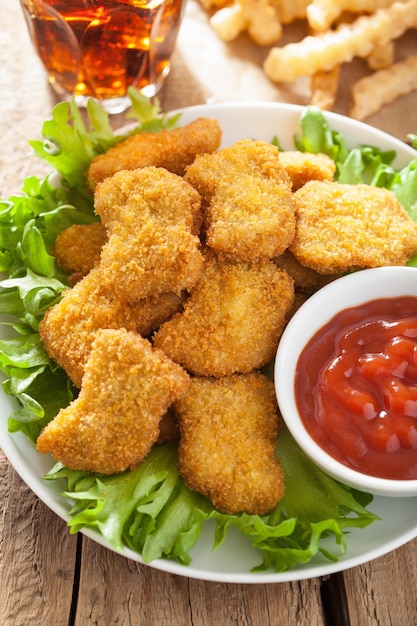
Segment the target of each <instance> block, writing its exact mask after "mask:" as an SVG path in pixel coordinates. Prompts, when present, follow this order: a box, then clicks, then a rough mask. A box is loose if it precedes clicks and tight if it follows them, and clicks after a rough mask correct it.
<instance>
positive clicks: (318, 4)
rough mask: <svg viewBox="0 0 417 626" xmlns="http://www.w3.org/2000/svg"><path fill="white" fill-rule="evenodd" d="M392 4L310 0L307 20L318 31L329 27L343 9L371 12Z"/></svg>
mask: <svg viewBox="0 0 417 626" xmlns="http://www.w3.org/2000/svg"><path fill="white" fill-rule="evenodd" d="M397 1H400V2H403V1H404V2H405V0H397ZM392 4H393V0H312V1H311V2H310V3H309V5H308V7H307V9H306V13H307V20H308V23H309V24H310V26H311V28H312V29H313V30H315V31H317V32H320V31H325V30H327V29H328V28H330V26H331V25H332V24H334V22H335V21H336V20H337V19H338V18H339V17H340V16H341V15H342V13H343V12H344V11H348V12H349V13H373V12H374V11H376V10H378V9H386V8H388V7H390V6H391V5H392Z"/></svg>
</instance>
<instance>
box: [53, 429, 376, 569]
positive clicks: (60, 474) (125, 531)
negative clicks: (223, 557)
mask: <svg viewBox="0 0 417 626" xmlns="http://www.w3.org/2000/svg"><path fill="white" fill-rule="evenodd" d="M278 454H279V455H280V456H281V458H282V462H283V467H284V474H285V483H286V495H285V497H284V499H283V500H282V502H281V503H280V504H279V505H278V506H277V507H276V509H274V510H273V511H272V512H271V513H270V514H268V515H266V516H259V515H248V514H240V515H225V514H222V513H220V512H219V511H217V510H216V509H215V508H214V507H213V505H212V504H211V503H210V502H209V501H208V500H207V499H205V498H204V497H203V496H201V495H199V494H197V493H193V492H191V491H190V490H189V489H187V488H186V487H185V485H184V483H183V480H182V478H181V476H180V475H179V473H178V467H177V448H176V446H175V445H174V444H164V445H159V446H155V447H154V448H153V449H152V450H151V452H150V453H149V455H148V457H147V458H146V459H145V460H144V461H143V462H142V463H141V464H140V465H139V466H138V467H137V468H136V469H135V470H133V471H129V472H125V473H123V474H120V475H115V476H99V475H97V474H88V473H87V472H80V471H75V470H70V469H68V468H65V467H63V466H62V465H61V464H59V463H58V464H57V465H56V466H55V467H54V468H53V469H52V470H51V471H50V472H49V473H48V474H47V476H46V479H47V480H56V479H65V480H66V481H67V487H66V489H65V491H64V493H63V495H64V496H65V497H66V498H69V499H71V500H72V501H74V504H73V506H72V509H71V511H70V515H71V519H70V521H69V522H68V525H69V527H70V529H71V532H77V531H79V530H81V529H83V528H89V529H95V530H98V531H99V532H100V533H101V534H102V536H103V537H104V538H105V539H106V540H107V541H108V542H109V543H110V545H111V546H112V547H113V548H114V549H115V550H118V551H121V552H123V550H124V548H125V547H126V546H128V547H129V548H131V549H132V550H134V551H135V552H138V553H139V554H141V555H142V558H143V560H144V562H145V563H149V562H151V561H153V560H154V559H158V558H167V559H174V560H176V561H178V562H180V563H182V564H189V563H190V561H191V557H190V550H191V549H192V548H193V547H194V545H195V544H196V542H197V541H198V538H199V537H200V533H201V530H202V526H203V524H204V522H205V521H206V520H208V519H214V520H215V522H216V529H215V533H214V537H213V549H214V550H216V549H218V548H220V546H221V545H222V544H223V542H224V540H225V538H226V536H227V531H228V529H229V528H230V527H235V528H237V529H239V531H240V532H241V533H242V534H243V535H244V536H245V537H246V538H247V539H248V542H250V544H251V545H252V546H253V547H254V548H255V549H257V550H258V551H259V553H260V559H261V562H260V564H259V566H258V567H256V568H255V569H256V570H257V571H261V570H266V569H272V570H274V571H276V572H283V571H286V570H288V569H290V568H291V567H294V566H295V565H297V564H299V563H307V562H309V561H310V560H311V559H312V558H313V557H314V556H315V555H316V554H317V553H318V552H321V553H322V554H323V555H324V556H326V558H328V559H330V560H333V561H336V560H337V559H338V556H339V555H340V554H343V553H344V552H345V549H346V537H345V529H346V528H353V527H361V528H364V527H365V526H367V525H368V524H370V523H371V522H373V521H375V520H376V519H378V518H377V516H376V515H374V514H373V513H370V512H369V511H368V510H367V509H366V508H365V506H366V505H367V504H369V503H370V501H371V500H372V497H371V496H368V495H367V494H360V493H359V492H353V491H352V490H350V489H349V488H348V487H346V486H345V485H341V484H340V483H338V482H336V481H335V480H333V479H332V478H330V477H329V476H327V475H326V474H325V473H324V472H322V471H321V470H319V469H318V468H317V467H316V466H315V465H314V464H313V463H312V462H311V461H310V460H309V459H308V458H307V457H306V456H305V454H304V453H303V452H302V451H301V450H300V448H299V447H298V446H297V444H296V443H295V442H294V440H293V439H292V437H291V435H290V434H289V432H288V431H287V430H286V429H284V431H283V433H282V434H281V435H280V438H279V442H278ZM329 535H332V536H333V537H334V541H335V548H334V549H333V550H330V549H329V548H328V547H323V545H322V540H323V539H325V538H327V537H328V536H329Z"/></svg>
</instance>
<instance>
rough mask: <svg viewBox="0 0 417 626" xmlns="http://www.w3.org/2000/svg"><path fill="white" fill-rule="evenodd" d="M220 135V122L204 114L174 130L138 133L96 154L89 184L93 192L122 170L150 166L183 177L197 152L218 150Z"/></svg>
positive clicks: (91, 167) (91, 165) (92, 163)
mask: <svg viewBox="0 0 417 626" xmlns="http://www.w3.org/2000/svg"><path fill="white" fill-rule="evenodd" d="M221 137H222V131H221V128H220V125H219V123H218V121H217V120H216V119H209V118H204V117H202V118H199V119H197V120H195V121H193V122H191V123H190V124H187V125H186V126H183V127H181V128H174V129H173V130H163V131H161V132H159V133H150V132H143V133H138V134H137V135H133V136H132V137H128V138H127V139H125V140H124V141H122V142H120V143H118V144H116V145H115V146H113V147H112V148H110V149H109V150H108V151H107V152H105V153H104V154H100V155H99V156H96V157H94V159H93V160H92V161H91V164H90V167H89V168H88V172H87V179H88V184H89V186H90V188H91V189H92V190H93V191H94V189H95V188H96V186H97V183H99V182H100V181H102V180H104V179H105V178H107V177H108V176H112V175H113V174H115V173H116V172H119V171H120V170H133V169H137V168H140V167H148V166H149V165H154V166H156V167H164V168H165V169H167V170H169V171H170V172H174V173H175V174H178V175H180V176H182V175H183V174H184V170H185V167H186V166H187V165H188V164H189V163H192V162H193V161H194V159H195V157H196V156H197V154H202V153H206V152H214V151H215V150H217V148H218V147H219V146H220V142H221Z"/></svg>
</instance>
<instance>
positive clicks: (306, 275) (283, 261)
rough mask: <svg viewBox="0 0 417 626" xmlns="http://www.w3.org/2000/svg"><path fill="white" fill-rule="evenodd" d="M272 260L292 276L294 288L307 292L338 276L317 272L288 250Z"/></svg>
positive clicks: (312, 291) (313, 290) (311, 291)
mask: <svg viewBox="0 0 417 626" xmlns="http://www.w3.org/2000/svg"><path fill="white" fill-rule="evenodd" d="M273 261H274V263H275V265H276V266H277V267H279V268H281V269H282V270H285V271H286V272H287V273H288V274H289V275H290V276H291V278H293V280H294V288H295V289H296V290H297V289H299V290H301V291H303V292H306V293H309V294H311V293H314V292H315V291H317V290H318V289H321V288H322V287H324V285H327V283H330V282H331V281H332V280H335V278H337V276H338V274H337V275H335V274H329V275H327V274H319V273H318V272H315V271H314V270H312V269H310V268H309V267H304V265H301V263H300V262H299V261H298V260H297V259H296V258H295V256H294V255H293V254H292V253H291V252H290V251H289V250H286V251H285V252H284V254H281V256H279V257H276V258H275V259H273Z"/></svg>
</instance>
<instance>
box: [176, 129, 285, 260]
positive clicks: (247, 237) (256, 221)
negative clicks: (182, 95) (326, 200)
mask: <svg viewBox="0 0 417 626" xmlns="http://www.w3.org/2000/svg"><path fill="white" fill-rule="evenodd" d="M185 179H186V180H187V181H188V182H189V183H191V185H192V186H193V187H195V189H197V191H198V192H199V193H200V195H201V196H202V198H203V205H204V208H205V231H206V241H207V244H208V245H209V246H210V247H211V248H213V249H215V250H216V251H217V252H218V253H222V254H224V255H226V256H228V257H230V258H234V259H238V260H242V261H255V260H259V259H265V258H267V259H268V258H272V257H274V256H278V255H279V254H281V253H282V252H284V250H285V249H286V248H287V247H288V245H289V243H290V242H291V241H292V238H293V236H294V228H295V217H294V205H293V201H292V195H291V183H290V180H289V177H288V175H287V174H286V172H285V170H284V168H283V167H282V166H281V164H280V162H279V159H278V149H277V148H276V147H275V146H273V145H272V144H269V143H267V142H264V141H253V140H250V139H247V140H242V141H238V142H237V143H235V144H234V145H233V146H230V147H228V148H223V150H220V151H219V152H217V153H215V154H210V155H200V156H199V157H197V158H196V160H195V161H194V163H192V165H190V166H189V167H187V170H186V174H185Z"/></svg>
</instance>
